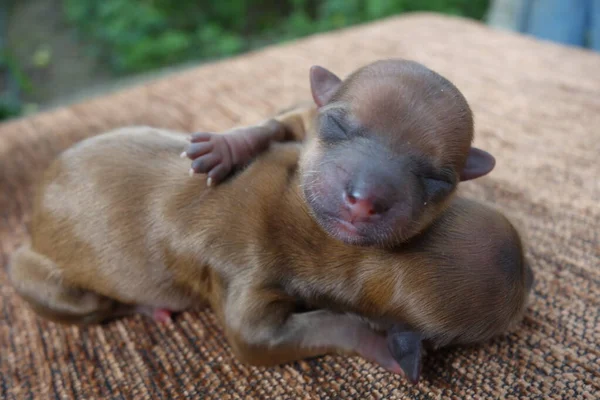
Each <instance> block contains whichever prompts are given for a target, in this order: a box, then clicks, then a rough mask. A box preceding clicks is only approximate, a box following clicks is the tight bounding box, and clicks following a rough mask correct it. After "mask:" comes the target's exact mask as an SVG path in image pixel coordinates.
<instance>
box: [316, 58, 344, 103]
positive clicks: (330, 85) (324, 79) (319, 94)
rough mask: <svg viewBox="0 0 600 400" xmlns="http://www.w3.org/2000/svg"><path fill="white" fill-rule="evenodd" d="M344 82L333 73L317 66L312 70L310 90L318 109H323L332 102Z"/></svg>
mask: <svg viewBox="0 0 600 400" xmlns="http://www.w3.org/2000/svg"><path fill="white" fill-rule="evenodd" d="M341 84H342V80H341V79H340V78H338V77H337V76H336V75H335V74H334V73H333V72H331V71H328V70H326V69H325V68H323V67H319V66H318V65H315V66H313V67H311V69H310V90H311V91H312V96H313V100H314V101H315V104H316V105H317V107H323V106H324V105H325V104H327V103H328V102H329V101H330V100H331V97H332V96H333V94H334V93H335V91H336V90H337V89H338V88H339V87H340V85H341Z"/></svg>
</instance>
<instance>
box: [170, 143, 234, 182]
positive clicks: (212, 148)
mask: <svg viewBox="0 0 600 400" xmlns="http://www.w3.org/2000/svg"><path fill="white" fill-rule="evenodd" d="M190 142H191V143H190V145H189V146H188V148H187V150H185V151H184V152H183V153H181V157H182V158H184V157H187V158H189V159H190V160H192V166H191V168H190V176H192V175H194V174H207V179H206V184H207V186H213V185H217V184H219V183H220V182H222V181H223V180H224V179H225V178H226V177H227V176H228V175H229V173H230V172H231V170H232V169H233V158H232V154H231V149H230V147H229V143H227V140H226V139H225V137H224V136H223V134H215V133H207V132H198V133H194V134H192V136H191V137H190Z"/></svg>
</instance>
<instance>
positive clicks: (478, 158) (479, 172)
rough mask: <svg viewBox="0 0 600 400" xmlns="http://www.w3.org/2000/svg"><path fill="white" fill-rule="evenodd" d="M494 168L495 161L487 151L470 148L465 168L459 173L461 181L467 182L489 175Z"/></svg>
mask: <svg viewBox="0 0 600 400" xmlns="http://www.w3.org/2000/svg"><path fill="white" fill-rule="evenodd" d="M495 166H496V159H495V158H494V156H492V155H491V154H490V153H488V152H487V151H483V150H481V149H478V148H477V147H471V149H470V150H469V156H468V157H467V162H466V164H465V168H464V169H463V170H462V172H461V173H460V180H461V181H468V180H471V179H475V178H479V177H482V176H484V175H487V174H489V173H490V172H491V171H492V170H493V169H494V167H495Z"/></svg>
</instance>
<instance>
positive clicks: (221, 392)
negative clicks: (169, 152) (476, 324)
mask: <svg viewBox="0 0 600 400" xmlns="http://www.w3.org/2000/svg"><path fill="white" fill-rule="evenodd" d="M387 57H406V58H411V59H416V60H418V61H421V62H423V63H425V64H426V65H428V66H430V67H431V68H433V69H435V70H437V71H439V72H441V73H442V74H444V75H446V76H447V77H448V78H450V79H451V80H453V81H454V82H455V83H456V85H457V86H458V87H459V88H460V89H461V90H462V91H463V92H464V94H465V95H466V97H467V98H468V100H469V101H470V103H471V104H472V107H473V110H474V113H475V116H476V126H477V139H476V144H477V145H479V146H481V147H483V148H485V149H487V150H489V151H491V152H492V153H494V154H495V155H496V157H497V161H498V164H497V168H496V170H495V171H494V172H493V173H492V174H491V175H490V176H489V177H486V178H484V179H481V180H479V181H476V182H472V183H468V184H464V185H462V190H463V191H464V192H466V194H468V195H469V196H472V197H475V198H477V199H480V200H483V201H487V202H490V203H493V204H495V205H496V206H497V207H498V208H499V209H501V210H503V211H504V212H507V213H509V214H510V215H511V216H512V217H513V219H514V220H515V222H517V223H518V224H519V225H520V226H521V229H522V230H523V232H524V233H525V235H526V237H527V240H528V246H529V247H528V256H529V257H531V260H532V265H533V268H534V269H535V272H536V277H537V283H536V285H535V290H534V296H533V300H532V303H531V306H530V307H529V310H528V312H527V315H526V318H525V320H524V322H523V323H522V324H521V326H520V327H519V330H518V331H517V332H515V333H513V334H510V335H507V336H505V337H501V338H498V339H497V340H494V341H492V342H490V343H486V344H485V345H482V346H477V347H473V348H458V349H454V350H446V351H442V352H439V353H436V354H433V355H431V356H430V357H428V358H427V360H426V362H425V365H424V369H425V371H424V380H423V381H422V383H421V384H420V385H419V386H418V387H411V386H408V385H406V384H405V382H403V381H402V380H400V379H398V378H397V377H395V376H392V375H389V374H387V373H385V372H384V371H382V370H381V369H379V368H377V367H374V366H373V365H371V364H369V363H367V362H365V361H363V360H361V359H359V358H343V357H324V358H321V359H317V360H311V361H305V362H300V363H296V364H291V365H285V366H281V367H278V368H252V367H248V366H245V365H242V364H240V363H238V362H237V361H236V360H235V359H234V358H233V356H232V354H231V352H230V350H229V348H228V346H227V344H226V343H225V341H224V339H223V336H222V334H221V330H220V328H219V326H218V325H217V324H216V323H215V319H214V316H213V314H212V313H211V312H210V311H209V310H198V311H191V312H187V313H185V314H183V315H182V316H181V317H180V318H178V319H177V320H176V321H175V322H174V323H173V324H172V325H166V326H159V325H157V324H155V323H154V322H152V321H150V320H147V319H144V318H142V317H134V318H129V319H124V320H121V321H119V322H116V323H112V324H110V325H108V326H105V327H91V328H87V329H77V328H73V327H62V326H57V325H54V324H51V323H46V322H44V321H42V320H41V319H39V318H37V317H36V316H35V315H34V314H33V313H32V312H31V311H29V310H28V309H27V308H26V307H25V306H24V304H23V302H21V301H20V300H19V299H18V298H17V297H16V296H15V294H14V292H13V290H12V289H11V287H10V286H8V285H7V284H6V274H5V272H4V271H3V270H2V271H1V272H0V296H1V304H0V313H1V315H2V318H1V320H0V346H1V347H0V351H1V362H0V374H1V375H0V396H2V398H8V399H28V398H36V399H50V398H65V399H66V398H79V399H90V398H136V399H138V398H140V399H141V398H152V399H154V398H182V397H190V398H206V399H208V398H214V399H238V398H265V399H296V398H298V399H300V398H323V399H334V398H357V399H371V398H390V399H396V398H411V397H412V398H561V399H567V398H593V397H597V396H600V358H599V357H600V350H599V341H600V318H599V309H598V306H599V304H600V296H599V295H600V272H599V271H600V270H599V267H600V265H599V255H600V248H599V237H600V234H599V231H600V207H599V206H598V202H599V201H600V180H599V179H598V174H599V173H600V168H599V165H598V164H599V161H598V157H599V155H600V131H599V130H600V79H599V78H600V56H599V55H596V54H592V53H588V52H585V51H580V50H576V49H567V48H564V47H560V46H557V45H554V44H550V43H541V42H537V41H535V40H533V39H531V38H524V37H520V36H516V35H513V34H509V33H501V32H495V31H492V30H489V29H488V28H486V27H484V26H482V25H479V24H477V23H475V22H470V21H464V20H459V19H450V18H444V17H439V16H434V15H423V14H421V15H412V16H406V17H401V18H396V19H391V20H387V21H383V22H378V23H375V24H372V25H367V26H363V27H359V28H355V29H351V30H347V31H340V32H336V33H332V34H327V35H320V36H317V37H313V38H309V39H308V40H303V41H299V42H296V43H294V44H290V45H285V46H279V47H273V48H269V49H267V50H265V51H260V52H258V53H253V54H250V55H246V56H243V57H240V58H235V59H231V60H227V61H224V62H220V63H216V64H210V65H206V66H203V67H200V68H197V69H193V70H191V71H189V72H184V73H180V74H178V75H176V76H172V77H168V78H166V79H164V80H160V81H157V82H155V83H151V84H148V85H144V86H139V87H136V88H133V89H130V90H126V91H124V92H121V93H118V94H115V95H111V96H107V97H103V98H99V99H95V100H92V101H89V102H86V103H82V104H77V105H74V106H72V107H67V108H63V109H59V110H56V111H53V112H48V113H44V114H39V115H35V116H32V117H29V118H26V119H22V120H18V121H15V122H11V123H6V124H4V125H2V126H0V188H1V196H0V213H1V219H0V237H1V240H2V247H1V257H2V263H3V264H4V265H6V263H7V261H8V256H9V254H10V253H11V252H12V251H13V250H14V249H15V247H16V246H17V245H18V244H19V243H20V242H21V241H22V240H23V239H24V238H25V235H26V230H25V224H24V222H26V221H27V218H28V213H29V206H30V200H29V196H30V186H31V182H32V181H33V179H35V177H36V175H37V174H38V173H39V172H40V171H41V170H42V169H43V168H44V167H45V166H46V165H47V164H48V162H49V161H50V160H51V159H52V157H54V156H55V155H56V154H57V153H58V152H59V151H61V150H63V149H65V148H66V147H67V146H69V145H71V144H73V143H74V142H75V141H77V140H80V139H82V138H85V137H88V136H90V135H94V134H97V133H100V132H103V131H105V130H107V129H110V128H114V127H118V126H123V125H127V124H150V125H155V126H159V127H168V128H176V129H183V130H186V131H194V130H199V129H203V130H222V129H226V128H228V127H230V126H232V125H234V124H245V123H252V122H256V121H258V120H260V119H261V118H263V117H266V116H268V115H270V114H271V113H273V112H275V111H276V110H278V109H280V108H282V107H286V106H289V105H290V104H292V103H294V102H295V101H298V100H304V99H306V98H308V96H309V92H308V78H307V73H308V68H309V67H310V65H312V64H321V65H324V66H326V67H328V68H331V69H332V70H334V71H336V72H338V73H340V74H347V73H349V72H351V71H352V70H354V69H356V68H357V67H359V66H361V65H363V64H365V63H368V62H370V61H373V60H376V59H380V58H387Z"/></svg>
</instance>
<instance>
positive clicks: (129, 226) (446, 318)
mask: <svg viewBox="0 0 600 400" xmlns="http://www.w3.org/2000/svg"><path fill="white" fill-rule="evenodd" d="M291 125H292V124H291V123H290V124H288V125H285V126H291ZM253 129H254V128H253ZM286 131H287V128H286ZM238 132H241V131H238ZM266 132H267V133H266V134H268V135H270V134H271V133H270V132H271V131H269V130H267V131H266ZM259 134H260V135H262V134H264V132H259ZM244 135H247V133H244V132H242V134H241V135H238V136H244ZM268 135H267V136H268ZM234 137H235V135H234V136H231V138H234ZM211 140H212V138H209V142H210V143H213V144H215V143H216V144H218V143H219V142H218V141H217V142H214V141H211ZM228 140H229V139H228ZM185 143H186V142H185V140H184V138H183V136H182V135H180V134H177V133H170V132H164V131H159V130H155V129H151V128H130V129H125V130H121V131H119V132H113V133H108V134H105V135H101V136H98V137H95V138H91V139H88V140H86V141H84V142H81V143H79V144H78V145H76V146H74V147H73V148H71V149H70V150H67V151H66V152H65V153H63V154H62V155H61V156H60V157H59V159H58V160H56V161H55V162H54V163H53V164H52V166H51V167H50V168H49V169H48V171H47V172H46V174H45V176H44V179H43V180H42V183H41V185H40V187H39V188H38V192H37V193H38V194H37V197H36V200H35V205H34V214H33V218H32V225H31V234H32V235H31V241H30V243H28V244H26V245H24V246H23V247H22V248H21V249H19V250H18V251H17V252H16V253H15V255H14V257H13V259H12V265H11V269H10V276H11V279H12V282H13V284H14V286H15V287H16V289H17V291H18V292H19V293H20V294H21V295H22V296H23V297H24V298H25V299H26V300H27V301H28V302H29V303H30V304H31V305H32V306H33V307H34V309H36V311H38V312H39V313H40V314H42V315H44V316H46V317H48V318H51V319H54V320H59V321H63V322H75V323H92V322H99V321H102V320H105V319H107V318H112V317H115V316H119V315H123V314H126V313H130V312H133V311H135V310H138V309H142V310H144V311H148V310H151V311H153V310H162V309H168V310H182V309H185V308H187V307H189V306H191V305H193V304H195V303H197V302H199V301H201V300H202V299H208V301H209V302H210V304H211V305H212V307H213V308H214V309H215V312H216V313H217V315H218V316H219V318H220V319H221V321H222V323H223V325H224V328H225V331H226V334H227V336H228V339H229V341H230V343H231V345H232V347H233V349H234V351H235V353H236V354H237V355H238V356H239V357H240V358H241V359H242V360H244V361H246V362H250V363H254V364H275V363H281V362H285V361H291V360H295V359H300V358H305V357H310V356H314V355H319V354H324V353H326V352H330V351H341V352H349V353H355V352H356V353H359V354H361V355H363V356H365V357H367V358H369V359H372V360H374V361H376V362H379V363H380V364H382V365H383V366H385V367H386V368H388V369H390V370H392V371H396V372H399V366H398V364H397V363H396V362H395V360H394V358H395V359H396V360H397V361H398V362H399V363H400V365H401V366H402V369H403V370H404V371H405V372H406V373H407V374H408V376H409V378H411V379H412V380H415V379H417V378H418V370H419V365H420V350H421V341H422V340H425V341H429V342H431V343H432V344H433V345H434V346H441V345H446V344H449V343H471V342H476V341H480V340H485V339H487V338H489V337H491V336H493V335H495V334H498V333H500V332H502V331H504V330H506V329H508V328H509V327H510V325H511V324H513V323H515V322H516V321H518V320H519V318H520V315H521V313H522V310H523V307H524V304H525V301H526V297H527V293H528V288H529V286H530V283H528V282H531V273H530V270H529V268H528V267H527V266H526V265H525V263H524V260H523V255H522V249H521V243H520V239H519V236H518V234H517V233H516V232H515V230H514V229H513V228H512V226H511V225H510V223H509V222H508V221H507V220H506V219H505V218H504V217H503V216H502V215H500V214H498V213H497V212H494V211H493V210H490V209H488V208H486V207H483V206H481V205H478V204H477V203H474V202H469V201H466V200H463V199H460V198H458V199H454V200H452V201H451V202H450V203H449V206H448V208H447V210H446V211H445V212H444V213H443V214H442V215H441V217H440V218H438V219H437V220H436V221H435V222H434V223H433V224H430V225H429V227H427V228H426V229H425V231H424V232H423V233H422V234H421V235H418V236H413V237H412V239H411V240H409V241H407V242H405V243H404V244H403V246H401V247H396V248H391V249H377V248H371V249H369V248H361V247H353V246H349V245H348V244H346V243H344V242H342V241H339V240H336V239H335V238H333V237H332V236H331V235H329V234H328V232H326V231H324V230H322V229H321V227H320V225H319V224H318V223H317V222H315V220H314V219H313V218H312V216H311V212H312V211H311V208H310V207H309V206H308V204H307V202H306V201H305V197H304V196H305V189H304V190H303V189H302V184H303V183H304V182H306V180H305V179H304V174H306V172H304V173H303V174H302V173H299V170H298V163H299V159H300V158H299V157H300V153H301V146H298V145H295V144H289V145H281V146H280V148H278V149H275V150H274V151H269V152H266V153H264V154H262V155H260V156H259V157H258V159H257V160H256V161H255V162H253V163H252V164H250V165H249V167H247V168H246V169H245V170H243V171H241V172H240V173H239V174H238V175H237V176H236V177H234V178H232V179H230V180H228V181H226V182H224V183H223V184H222V185H220V186H219V187H217V188H206V187H204V185H202V184H199V183H198V182H197V181H196V180H194V179H189V178H187V177H186V176H182V175H181V169H182V168H185V161H184V160H181V159H179V158H177V157H176V156H175V157H174V155H176V154H177V153H179V151H180V150H181V148H183V147H184V146H185ZM233 147H235V146H233ZM189 150H192V149H191V148H190V149H188V152H189ZM228 151H230V150H228ZM190 153H191V152H190ZM250 153H251V152H249V153H248V154H250ZM217 154H218V153H217ZM148 157H151V158H152V162H151V163H148ZM305 159H306V158H305ZM304 188H305V186H304ZM299 300H300V301H301V302H304V303H307V304H309V305H311V306H312V307H313V308H321V309H317V310H314V309H313V310H312V311H308V312H301V311H302V310H300V309H299V308H298V307H299ZM336 311H339V312H336ZM341 312H344V313H354V314H358V315H361V316H363V317H366V318H367V319H368V322H365V321H363V320H360V319H358V318H356V317H355V316H353V315H349V314H343V313H341ZM399 322H401V323H402V325H401V326H400V325H399V324H398V323H399ZM373 324H374V325H377V326H378V327H379V328H380V329H382V330H385V329H389V328H392V329H391V330H390V332H391V334H390V335H389V340H390V349H391V351H392V353H393V357H392V356H391V355H390V354H389V352H388V349H387V345H386V341H385V337H383V336H381V335H378V334H377V333H375V332H374V331H373V330H371V329H369V325H373Z"/></svg>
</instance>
